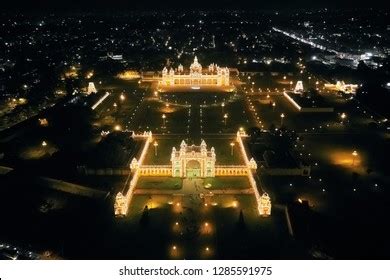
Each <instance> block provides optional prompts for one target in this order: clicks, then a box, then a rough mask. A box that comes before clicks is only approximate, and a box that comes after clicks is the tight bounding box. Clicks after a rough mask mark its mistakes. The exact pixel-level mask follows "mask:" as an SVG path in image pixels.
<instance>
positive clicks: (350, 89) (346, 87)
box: [324, 81, 359, 94]
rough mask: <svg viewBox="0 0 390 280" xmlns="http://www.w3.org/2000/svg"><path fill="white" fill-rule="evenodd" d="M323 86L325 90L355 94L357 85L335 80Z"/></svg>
mask: <svg viewBox="0 0 390 280" xmlns="http://www.w3.org/2000/svg"><path fill="white" fill-rule="evenodd" d="M324 87H325V89H327V90H332V91H341V92H344V93H352V94H355V93H356V90H357V88H358V87H359V86H358V85H356V84H346V83H345V82H344V81H337V83H336V84H325V85H324Z"/></svg>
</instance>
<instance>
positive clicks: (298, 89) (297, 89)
mask: <svg viewBox="0 0 390 280" xmlns="http://www.w3.org/2000/svg"><path fill="white" fill-rule="evenodd" d="M294 93H296V94H302V93H303V83H302V81H298V82H297V84H296V85H295V88H294Z"/></svg>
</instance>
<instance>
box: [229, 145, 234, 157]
mask: <svg viewBox="0 0 390 280" xmlns="http://www.w3.org/2000/svg"><path fill="white" fill-rule="evenodd" d="M234 145H235V144H234V143H233V142H231V143H230V147H231V150H230V155H231V156H233V148H234Z"/></svg>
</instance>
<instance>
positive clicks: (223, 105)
mask: <svg viewBox="0 0 390 280" xmlns="http://www.w3.org/2000/svg"><path fill="white" fill-rule="evenodd" d="M221 107H222V114H223V113H225V102H222V104H221Z"/></svg>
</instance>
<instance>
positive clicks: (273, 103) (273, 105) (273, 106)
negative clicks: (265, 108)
mask: <svg viewBox="0 0 390 280" xmlns="http://www.w3.org/2000/svg"><path fill="white" fill-rule="evenodd" d="M275 106H276V103H275V102H272V111H275Z"/></svg>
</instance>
